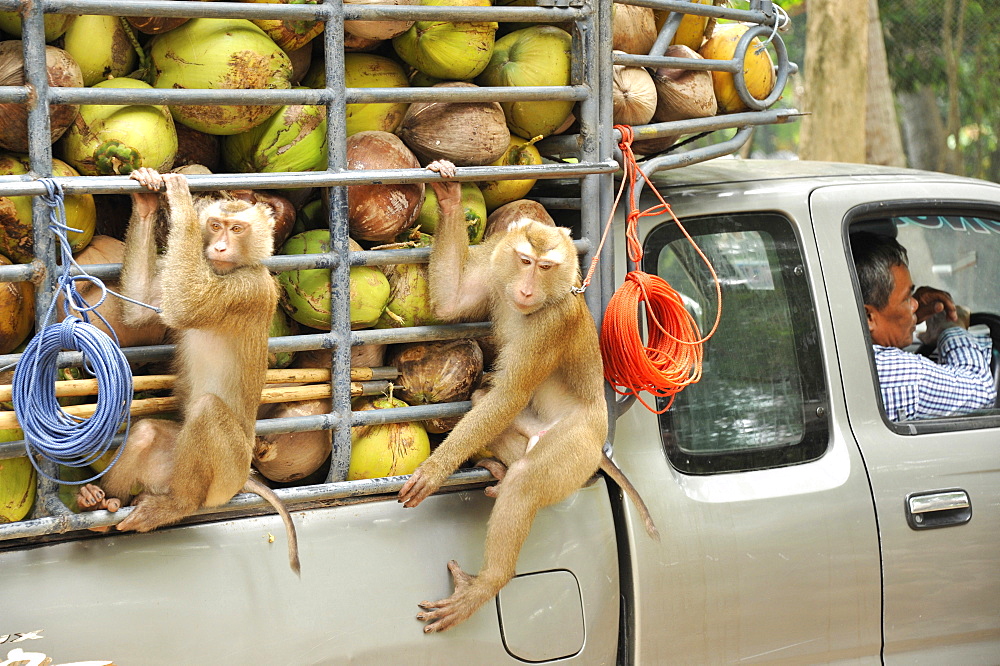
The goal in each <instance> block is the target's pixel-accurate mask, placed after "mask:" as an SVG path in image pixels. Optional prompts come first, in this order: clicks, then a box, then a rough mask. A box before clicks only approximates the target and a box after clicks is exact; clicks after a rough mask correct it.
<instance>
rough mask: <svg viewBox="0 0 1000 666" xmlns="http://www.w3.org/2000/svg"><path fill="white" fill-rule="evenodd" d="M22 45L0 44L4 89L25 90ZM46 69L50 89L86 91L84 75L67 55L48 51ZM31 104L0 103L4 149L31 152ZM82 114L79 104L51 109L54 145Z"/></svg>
mask: <svg viewBox="0 0 1000 666" xmlns="http://www.w3.org/2000/svg"><path fill="white" fill-rule="evenodd" d="M22 49H23V46H22V42H21V40H19V39H12V40H9V41H6V42H0V86H23V85H24V83H25V81H24V55H23V50H22ZM45 67H46V69H47V70H48V78H49V86H52V87H70V88H82V87H83V73H82V72H81V71H80V66H79V65H78V64H76V61H75V60H73V56H71V55H70V54H69V53H67V52H66V51H63V50H62V49H58V48H56V47H54V46H46V47H45ZM28 106H29V105H28V104H21V103H18V102H7V103H0V147H2V148H5V149H7V150H11V151H14V152H16V153H26V152H28ZM79 112H80V107H79V105H76V104H54V105H52V106H51V107H49V126H50V127H49V134H50V138H51V140H52V142H55V141H56V140H57V139H58V138H59V137H61V136H62V135H63V133H64V132H65V131H66V129H67V128H68V127H69V126H70V125H71V124H73V121H74V120H76V116H77V115H78V114H79Z"/></svg>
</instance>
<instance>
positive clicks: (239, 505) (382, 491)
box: [0, 469, 493, 541]
mask: <svg viewBox="0 0 1000 666" xmlns="http://www.w3.org/2000/svg"><path fill="white" fill-rule="evenodd" d="M407 478H409V477H408V476H389V477H383V478H378V479H362V480H358V481H341V482H338V483H325V484H319V485H312V486H300V487H297V488H279V489H277V490H275V491H274V492H275V493H277V495H278V497H279V498H280V499H281V501H282V502H283V503H284V504H285V505H286V506H288V507H290V508H291V507H294V506H295V505H297V504H305V503H315V502H323V501H335V500H338V499H348V498H352V497H364V496H368V495H390V494H392V493H397V492H399V489H400V488H402V487H403V484H404V483H405V482H406V479H407ZM492 478H493V477H492V476H491V475H490V473H489V472H488V471H487V470H485V469H463V470H459V471H458V472H455V473H454V474H452V475H451V476H450V477H448V479H447V480H446V481H445V482H444V484H443V487H445V488H460V487H462V486H468V485H478V484H481V483H485V482H488V481H490V480H491V479H492ZM268 506H269V505H268V504H267V503H266V502H265V501H264V500H262V499H261V498H260V497H258V496H257V495H252V494H246V493H243V494H239V495H237V496H236V497H234V498H233V499H232V500H230V501H229V503H228V504H226V505H224V506H222V507H218V508H214V509H201V510H200V511H198V512H197V513H196V514H195V515H196V516H206V515H210V516H225V515H227V514H234V513H236V512H237V511H243V510H246V509H256V508H267V507H268ZM131 511H132V507H122V508H121V509H119V510H118V511H117V512H116V513H111V512H108V511H89V512H84V513H78V514H68V515H63V516H48V517H45V518H36V519H34V520H23V521H20V522H17V523H6V524H3V525H0V541H9V540H12V539H24V538H30V537H40V536H46V535H50V534H65V533H66V532H73V531H77V530H86V529H90V528H92V527H110V526H113V525H117V524H118V523H120V522H121V521H122V520H124V519H125V517H126V516H128V514H129V513H131ZM111 534H114V532H111Z"/></svg>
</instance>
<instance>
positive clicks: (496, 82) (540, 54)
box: [476, 25, 574, 139]
mask: <svg viewBox="0 0 1000 666" xmlns="http://www.w3.org/2000/svg"><path fill="white" fill-rule="evenodd" d="M572 46H573V38H572V37H570V35H569V33H568V32H566V31H565V30H562V29H560V28H556V27H555V26H551V25H536V26H533V27H530V28H523V29H521V30H515V31H514V32H512V33H509V34H507V35H504V36H503V37H501V38H500V39H498V40H497V42H496V45H495V46H494V48H493V56H492V57H491V58H490V62H489V64H488V65H487V66H486V68H485V69H484V70H483V73H482V74H480V75H479V77H478V78H477V79H476V83H478V84H479V85H481V86H567V85H569V84H570V74H571V72H570V67H571V63H572ZM573 104H574V102H572V101H566V100H545V101H523V102H501V103H500V105H501V106H502V107H503V110H504V114H505V115H506V116H507V127H509V128H510V131H511V132H513V133H514V134H517V135H518V136H520V137H523V138H525V139H532V138H534V137H536V136H539V135H541V136H549V135H550V134H552V133H553V132H555V131H556V130H557V129H559V127H560V126H561V125H562V124H563V123H564V122H565V121H566V119H567V118H568V117H569V115H570V113H572V112H573Z"/></svg>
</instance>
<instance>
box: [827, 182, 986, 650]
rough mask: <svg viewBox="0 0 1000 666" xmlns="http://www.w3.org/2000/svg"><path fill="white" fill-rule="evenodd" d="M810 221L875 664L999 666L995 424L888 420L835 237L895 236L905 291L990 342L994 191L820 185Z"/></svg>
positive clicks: (840, 241) (972, 186)
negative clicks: (877, 616)
mask: <svg viewBox="0 0 1000 666" xmlns="http://www.w3.org/2000/svg"><path fill="white" fill-rule="evenodd" d="M942 179H943V177H942ZM872 202H874V203H872ZM812 211H813V215H814V220H815V225H816V233H817V236H818V240H819V244H820V249H821V254H822V257H823V273H824V276H825V278H826V280H825V281H826V284H827V288H828V292H829V300H830V303H831V307H832V309H833V324H834V330H835V334H836V343H837V352H838V356H839V358H840V368H841V373H842V375H843V384H844V390H845V393H846V400H847V407H848V414H849V417H850V424H851V429H852V430H853V431H854V433H855V435H856V437H857V440H858V442H859V444H860V446H861V450H862V453H863V455H864V458H865V463H866V465H867V467H868V472H869V476H870V478H871V486H872V491H873V493H874V496H875V505H876V509H877V513H878V526H879V536H880V541H881V547H882V563H883V572H882V575H883V632H884V657H885V662H886V663H890V664H891V663H914V662H915V661H920V662H921V663H961V664H973V663H996V660H997V655H998V654H1000V576H998V575H997V573H998V571H1000V465H998V462H1000V448H998V447H1000V441H998V439H997V428H998V427H1000V416H998V412H997V410H996V409H984V410H980V411H978V412H976V413H974V414H970V415H967V416H961V417H953V418H934V419H924V420H920V421H916V420H914V421H901V422H894V421H891V420H890V419H889V418H888V417H887V415H886V414H885V412H884V410H883V408H882V404H881V396H880V391H879V387H878V381H877V377H876V374H875V371H874V365H873V360H872V356H871V353H870V350H871V347H870V340H869V339H868V338H867V326H866V325H863V320H862V318H861V307H860V305H859V304H858V297H857V296H856V293H857V292H856V286H855V288H854V289H852V280H854V277H853V273H852V267H851V265H850V264H851V261H850V259H849V257H850V251H849V250H847V249H846V248H845V240H846V237H847V232H848V231H852V230H854V229H858V228H860V227H866V228H868V229H870V230H875V229H878V228H880V227H881V229H882V230H884V231H885V232H886V233H890V234H895V235H896V237H897V239H898V240H899V241H900V243H901V244H902V245H903V246H904V247H905V248H906V249H907V251H908V255H909V267H910V271H911V274H912V277H913V281H914V284H915V285H917V286H921V285H930V286H936V287H939V288H942V289H945V290H946V291H949V292H950V293H951V294H952V296H953V297H954V299H955V302H956V303H959V304H965V305H968V306H969V307H970V309H972V310H973V312H977V313H981V315H982V318H980V321H985V322H987V323H990V325H993V326H994V333H993V335H994V338H993V340H994V345H996V343H998V342H1000V336H998V332H1000V329H997V328H996V326H995V320H996V316H997V313H998V312H1000V288H998V278H1000V189H998V188H996V187H995V186H989V185H986V184H976V183H972V182H967V181H949V182H936V183H933V182H932V183H927V182H921V183H912V184H906V183H902V184H900V183H893V184H892V186H891V187H886V185H885V184H875V183H873V184H865V185H852V186H850V187H829V188H824V189H820V190H818V191H816V192H815V194H814V195H813V197H812ZM854 284H855V285H856V282H854ZM974 323H975V320H974ZM994 356H995V351H994ZM994 367H995V366H994Z"/></svg>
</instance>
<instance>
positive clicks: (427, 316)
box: [375, 188, 441, 328]
mask: <svg viewBox="0 0 1000 666" xmlns="http://www.w3.org/2000/svg"><path fill="white" fill-rule="evenodd" d="M428 189H429V188H428ZM382 272H383V273H385V277H386V279H388V280H389V288H390V296H389V302H388V303H387V304H386V306H385V310H384V311H383V312H382V316H381V317H379V320H378V321H377V322H375V328H405V327H407V326H430V325H433V324H440V323H441V320H440V319H438V318H436V317H435V316H434V311H433V309H432V308H431V295H430V288H429V287H428V284H427V279H428V278H427V265H426V264H390V265H388V266H383V267H382Z"/></svg>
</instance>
